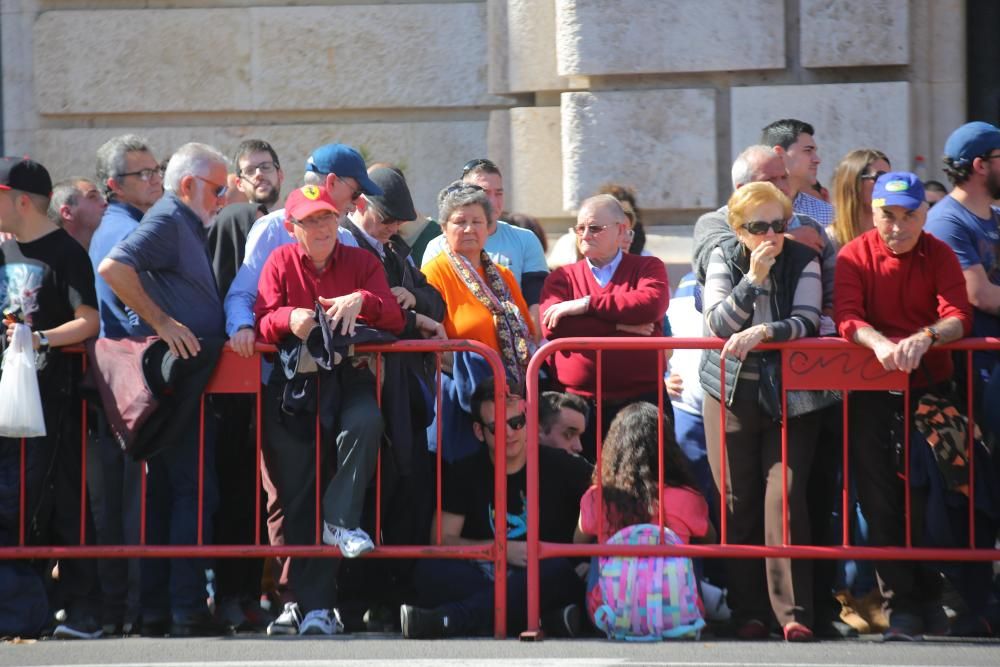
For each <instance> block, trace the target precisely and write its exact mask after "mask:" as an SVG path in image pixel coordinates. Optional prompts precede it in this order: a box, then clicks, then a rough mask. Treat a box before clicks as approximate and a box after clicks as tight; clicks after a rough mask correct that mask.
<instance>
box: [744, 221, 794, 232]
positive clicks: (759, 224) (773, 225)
mask: <svg viewBox="0 0 1000 667" xmlns="http://www.w3.org/2000/svg"><path fill="white" fill-rule="evenodd" d="M787 225H788V222H787V221H785V220H772V221H771V222H768V221H767V220H751V221H750V222H748V223H746V224H744V225H743V229H745V230H747V231H748V232H750V233H751V234H753V235H754V236H763V235H764V234H767V230H769V229H773V230H774V233H775V234H784V233H785V227H786V226H787Z"/></svg>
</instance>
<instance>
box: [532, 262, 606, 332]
mask: <svg viewBox="0 0 1000 667" xmlns="http://www.w3.org/2000/svg"><path fill="white" fill-rule="evenodd" d="M571 266H572V265H571ZM568 268H569V267H561V268H558V269H556V270H555V271H553V272H552V273H550V274H549V276H548V278H546V279H545V284H544V285H543V286H542V296H541V299H540V300H539V306H538V315H539V318H540V319H541V320H542V335H543V336H544V337H545V338H547V339H549V340H554V339H556V338H573V337H577V336H613V335H615V333H616V330H615V325H614V323H612V322H605V321H602V320H600V319H598V318H597V317H595V316H594V315H591V314H589V313H588V314H586V315H575V316H573V317H563V318H561V319H560V320H559V324H557V325H556V327H555V328H554V329H550V328H548V327H547V326H545V324H544V322H545V311H547V310H548V309H549V308H551V307H552V306H553V305H555V304H557V303H562V302H563V301H572V300H573V299H578V298H580V297H583V296H586V295H585V294H574V290H573V283H572V281H571V280H570V274H569V270H568Z"/></svg>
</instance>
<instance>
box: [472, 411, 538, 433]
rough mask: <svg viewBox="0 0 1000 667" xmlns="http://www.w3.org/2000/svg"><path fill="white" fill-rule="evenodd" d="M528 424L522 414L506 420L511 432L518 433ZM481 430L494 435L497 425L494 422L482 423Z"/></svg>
mask: <svg viewBox="0 0 1000 667" xmlns="http://www.w3.org/2000/svg"><path fill="white" fill-rule="evenodd" d="M527 423H528V417H527V416H526V415H525V414H524V413H523V412H522V413H521V414H519V415H514V416H513V417H511V418H510V419H508V420H507V426H509V427H510V428H511V430H512V431H520V430H521V429H522V428H524V425H525V424H527ZM483 428H485V429H486V430H487V431H489V432H490V433H494V434H495V433H496V428H497V423H496V422H489V423H487V422H483Z"/></svg>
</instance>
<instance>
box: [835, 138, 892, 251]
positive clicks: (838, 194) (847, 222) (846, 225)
mask: <svg viewBox="0 0 1000 667" xmlns="http://www.w3.org/2000/svg"><path fill="white" fill-rule="evenodd" d="M876 160H885V162H886V164H890V163H889V158H888V157H886V154H885V153H883V152H882V151H880V150H877V149H875V148H856V149H854V150H853V151H851V152H850V153H848V154H847V155H845V156H844V159H842V160H841V161H840V164H838V165H837V169H836V170H835V171H834V172H833V182H832V183H831V184H830V198H831V200H832V201H831V202H830V203H831V204H833V211H834V214H833V223H832V224H831V228H832V229H831V230H830V231H831V233H832V234H833V240H834V241H836V242H837V245H839V246H840V247H844V245H846V244H847V243H848V242H850V241H853V240H854V239H855V238H857V237H858V236H861V234H862V233H864V231H865V230H864V229H862V228H861V220H862V218H863V217H864V215H865V208H866V205H865V202H863V201H861V175H862V174H863V173H865V171H867V170H868V167H869V166H871V164H872V163H873V162H875V161H876Z"/></svg>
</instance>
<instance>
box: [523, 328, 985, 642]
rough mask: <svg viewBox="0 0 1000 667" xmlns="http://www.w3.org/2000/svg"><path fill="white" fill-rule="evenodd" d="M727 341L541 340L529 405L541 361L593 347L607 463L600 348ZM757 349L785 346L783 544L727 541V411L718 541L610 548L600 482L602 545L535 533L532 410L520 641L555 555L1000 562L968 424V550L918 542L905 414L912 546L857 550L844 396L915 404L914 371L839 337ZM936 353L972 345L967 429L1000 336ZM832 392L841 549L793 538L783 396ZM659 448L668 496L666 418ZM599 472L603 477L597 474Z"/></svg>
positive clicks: (535, 625)
mask: <svg viewBox="0 0 1000 667" xmlns="http://www.w3.org/2000/svg"><path fill="white" fill-rule="evenodd" d="M724 344H725V341H724V340H721V339H717V338H562V339H558V340H555V341H551V342H549V343H547V344H545V345H544V346H542V347H541V348H540V349H539V350H538V352H536V354H535V355H534V357H533V358H532V359H531V362H530V363H529V365H528V371H527V386H526V389H527V403H528V405H529V406H531V405H537V404H538V400H539V393H540V386H539V371H540V370H541V367H542V365H543V364H544V363H545V362H546V361H547V360H548V359H549V358H550V357H551V356H552V355H553V354H555V353H557V352H563V351H567V350H577V351H578V350H587V351H595V352H596V377H597V378H598V384H597V387H596V391H595V394H596V395H595V396H594V400H595V403H596V406H597V416H596V424H597V425H598V428H597V429H596V430H597V434H596V437H597V443H596V444H597V455H596V465H597V466H600V465H601V447H602V433H601V428H600V425H601V424H603V421H602V403H603V395H602V394H603V388H602V386H601V384H600V378H602V377H603V352H605V351H607V350H633V351H634V350H679V349H685V350H692V349H695V350H703V349H721V348H722V346H723V345H724ZM755 349H761V350H779V351H780V352H781V356H782V425H781V433H782V435H781V437H782V442H781V449H782V452H781V454H782V544H781V545H772V546H767V545H751V544H731V543H729V542H728V539H727V525H726V523H727V521H726V514H727V512H726V507H727V503H726V479H727V475H726V469H725V466H726V460H727V455H726V409H725V407H724V406H723V407H722V408H721V409H720V431H721V452H720V475H719V477H720V479H721V484H720V488H719V497H720V511H719V519H720V526H719V529H720V530H719V532H720V541H719V544H713V545H704V544H699V545H691V544H683V545H649V546H620V545H608V544H604V542H605V539H606V534H605V525H604V522H605V518H604V516H605V513H604V511H603V500H602V498H601V491H600V485H598V493H597V496H598V507H599V508H600V509H599V511H598V516H599V517H601V518H600V523H599V526H600V527H599V536H598V543H597V544H562V543H555V542H543V541H541V540H540V536H539V523H538V521H539V509H540V508H539V498H540V496H539V464H538V449H539V444H538V435H539V423H538V411H537V410H529V411H528V425H527V428H528V433H527V441H528V445H527V446H528V459H527V470H526V473H527V500H528V533H527V534H528V542H527V552H528V558H527V560H528V563H527V581H528V590H527V598H528V629H527V631H526V632H525V633H523V634H522V639H527V640H532V639H538V638H540V637H541V632H540V619H541V608H540V605H541V596H540V585H541V581H540V561H541V560H542V559H546V558H559V557H591V556H632V557H639V556H686V557H691V558H698V557H701V558H705V557H709V558H726V557H731V558H810V559H838V560H839V559H859V560H886V559H893V560H939V561H994V560H1000V549H993V548H987V549H984V548H977V547H976V544H975V487H974V484H975V482H974V477H975V455H974V452H975V447H974V446H973V432H974V429H973V428H971V427H970V428H969V429H968V440H969V441H968V443H967V444H968V448H967V450H968V452H969V454H968V466H969V494H968V496H969V503H968V508H969V509H968V516H969V547H968V548H967V549H955V548H930V547H913V545H912V525H911V524H912V517H911V512H910V510H911V498H910V484H909V481H910V480H909V474H910V425H909V421H910V420H909V419H904V420H903V421H904V424H905V427H904V428H905V432H904V436H903V437H904V452H905V462H904V470H905V471H906V479H905V481H906V483H905V484H904V487H905V498H904V506H905V522H906V541H905V542H906V543H905V546H902V547H858V546H852V545H851V544H850V539H849V534H848V533H849V528H848V502H849V501H848V495H849V492H848V484H849V473H848V471H849V469H850V468H849V457H848V430H847V423H848V410H847V394H848V393H849V392H850V391H852V390H853V391H862V390H864V391H878V390H886V391H896V392H901V393H902V394H903V405H905V406H909V405H910V400H909V399H910V386H909V375H907V374H906V373H903V372H900V371H886V370H885V369H884V368H883V367H882V365H881V364H880V363H879V362H878V360H877V359H876V358H875V356H874V354H873V353H872V352H871V351H870V350H868V349H866V348H862V347H860V346H858V345H854V344H852V343H848V342H847V341H845V340H843V339H836V338H814V339H804V340H798V341H792V342H788V343H769V344H763V345H759V346H758V347H757V348H755ZM936 349H944V350H964V351H966V377H967V382H966V385H967V386H966V388H965V391H966V392H967V396H968V397H970V400H968V401H967V403H968V406H969V407H968V414H967V416H968V418H969V423H970V425H971V424H972V423H973V422H974V417H975V415H974V407H973V404H974V402H975V401H974V400H972V396H973V374H972V370H973V366H972V352H973V351H977V350H993V351H1000V340H998V339H995V338H984V339H965V340H962V341H959V342H955V343H951V344H948V345H941V346H939V347H938V348H936ZM657 359H658V361H657V377H659V378H662V377H663V376H664V357H663V355H662V354H659V355H657ZM721 373H722V375H721V384H722V386H725V383H726V380H725V364H722V365H721ZM821 389H834V390H841V391H843V392H844V400H843V426H844V432H843V461H842V465H843V469H844V473H843V488H842V494H841V503H842V521H843V525H842V538H841V541H842V543H841V545H840V546H812V545H804V544H791V543H790V540H789V534H788V481H787V473H788V470H787V461H788V417H787V414H788V411H787V397H788V396H787V393H788V392H789V391H796V390H821ZM658 393H659V399H658V403H659V406H658V407H659V411H660V413H661V414H662V413H663V409H664V396H663V391H662V390H661V391H660V392H658ZM658 439H659V443H658V450H659V461H660V463H659V493H660V494H662V492H663V424H662V420H661V422H660V426H659V433H658ZM598 477H599V476H598ZM657 504H658V506H659V516H658V523H659V525H660V526H664V525H665V524H664V516H663V506H662V503H657Z"/></svg>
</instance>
